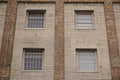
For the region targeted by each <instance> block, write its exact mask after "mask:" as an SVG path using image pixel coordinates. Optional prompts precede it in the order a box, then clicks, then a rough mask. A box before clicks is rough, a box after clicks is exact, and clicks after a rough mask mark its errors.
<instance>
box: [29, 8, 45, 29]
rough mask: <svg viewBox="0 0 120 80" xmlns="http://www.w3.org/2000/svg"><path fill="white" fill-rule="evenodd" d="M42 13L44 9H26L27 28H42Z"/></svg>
mask: <svg viewBox="0 0 120 80" xmlns="http://www.w3.org/2000/svg"><path fill="white" fill-rule="evenodd" d="M44 14H45V11H38V10H36V11H35V10H33V11H28V28H43V27H44Z"/></svg>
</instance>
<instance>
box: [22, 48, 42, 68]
mask: <svg viewBox="0 0 120 80" xmlns="http://www.w3.org/2000/svg"><path fill="white" fill-rule="evenodd" d="M23 51H24V70H42V62H43V51H44V49H31V48H30V49H29V48H25V49H23Z"/></svg>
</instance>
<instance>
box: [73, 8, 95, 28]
mask: <svg viewBox="0 0 120 80" xmlns="http://www.w3.org/2000/svg"><path fill="white" fill-rule="evenodd" d="M74 12H75V26H76V29H94V28H95V27H94V10H75V11H74ZM86 13H89V15H90V16H91V19H86V18H84V17H82V18H81V19H78V17H77V16H82V15H78V14H83V15H84V14H85V15H87V14H86ZM79 20H81V21H84V22H79V23H78V21H79ZM88 20H90V22H86V21H88ZM83 25H84V26H83ZM86 25H88V26H86Z"/></svg>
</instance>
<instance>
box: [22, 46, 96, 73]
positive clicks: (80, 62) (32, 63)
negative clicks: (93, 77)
mask: <svg viewBox="0 0 120 80" xmlns="http://www.w3.org/2000/svg"><path fill="white" fill-rule="evenodd" d="M23 51H24V70H42V66H43V54H44V49H41V48H40V49H39V48H38V49H36V48H32V49H31V48H24V49H23ZM76 51H77V71H78V72H95V71H96V70H97V62H96V61H97V59H96V51H97V50H96V49H77V50H76Z"/></svg>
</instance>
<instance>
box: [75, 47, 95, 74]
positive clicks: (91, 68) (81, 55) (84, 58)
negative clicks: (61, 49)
mask: <svg viewBox="0 0 120 80" xmlns="http://www.w3.org/2000/svg"><path fill="white" fill-rule="evenodd" d="M77 61H78V66H77V70H78V71H80V72H95V71H96V70H97V63H96V49H77Z"/></svg>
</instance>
